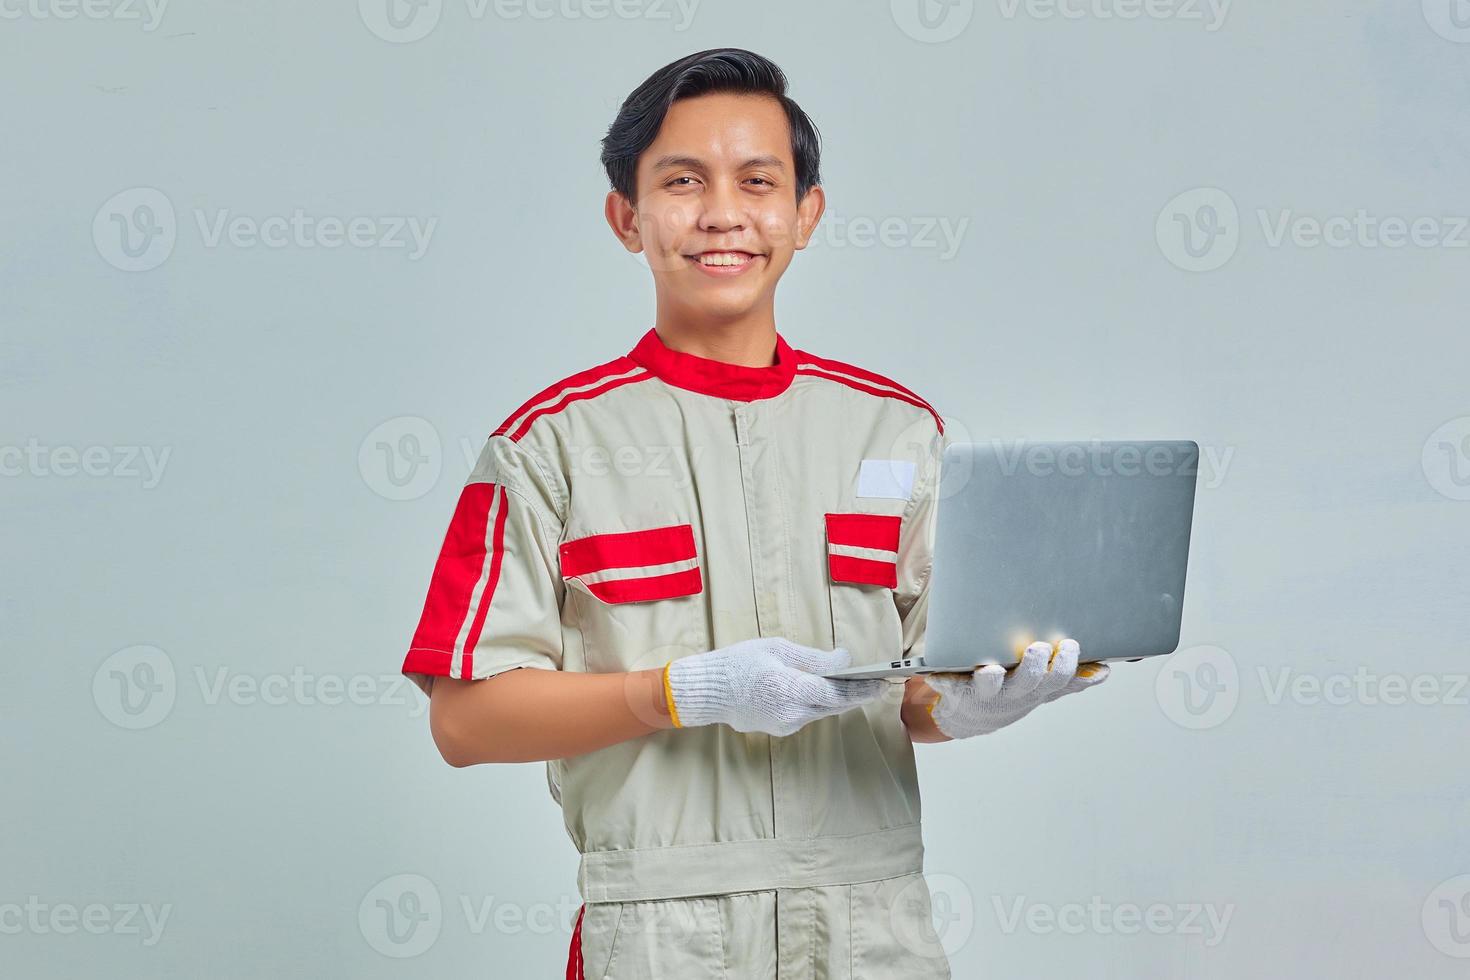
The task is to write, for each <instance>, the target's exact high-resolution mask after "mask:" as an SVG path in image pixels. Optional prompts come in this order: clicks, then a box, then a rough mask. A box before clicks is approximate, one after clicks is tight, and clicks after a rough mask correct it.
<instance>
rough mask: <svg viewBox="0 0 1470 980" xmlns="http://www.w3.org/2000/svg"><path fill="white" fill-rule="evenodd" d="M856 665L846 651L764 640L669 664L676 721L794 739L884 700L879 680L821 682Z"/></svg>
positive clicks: (668, 690)
mask: <svg viewBox="0 0 1470 980" xmlns="http://www.w3.org/2000/svg"><path fill="white" fill-rule="evenodd" d="M851 663H852V656H851V655H850V654H849V653H848V652H847V651H846V650H844V649H842V648H841V647H838V648H837V649H835V650H817V649H815V648H813V647H804V646H802V645H801V644H799V643H793V642H791V641H790V640H787V639H784V638H783V637H779V636H776V637H756V638H755V639H750V640H742V641H740V642H739V643H732V644H731V645H729V646H726V647H721V648H719V649H717V650H711V651H709V652H708V653H699V654H695V655H694V656H691V657H681V658H679V659H678V660H671V661H669V662H668V663H667V664H665V665H664V694H665V697H666V698H667V700H668V704H669V716H670V717H671V718H672V719H673V722H674V725H675V726H676V727H679V728H692V727H694V726H696V725H712V724H714V723H716V722H723V723H725V724H727V725H729V726H730V727H731V728H733V729H735V730H736V731H737V732H765V733H766V734H768V735H790V734H791V733H792V732H795V731H796V730H798V729H799V728H801V727H802V726H803V725H805V724H806V723H807V722H810V721H814V720H816V719H817V718H823V717H826V716H827V715H835V714H837V713H838V712H842V711H846V710H847V709H849V708H853V707H856V706H858V705H860V704H863V703H865V702H867V701H873V700H876V699H877V698H878V697H879V696H880V695H881V694H882V693H883V690H884V687H885V686H886V684H885V682H884V681H882V680H879V679H876V678H866V679H860V680H839V679H835V678H828V677H820V676H817V675H818V674H819V673H821V672H823V671H830V670H837V669H839V668H842V667H846V666H848V665H849V664H851Z"/></svg>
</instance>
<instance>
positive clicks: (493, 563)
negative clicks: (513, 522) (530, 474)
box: [464, 486, 510, 678]
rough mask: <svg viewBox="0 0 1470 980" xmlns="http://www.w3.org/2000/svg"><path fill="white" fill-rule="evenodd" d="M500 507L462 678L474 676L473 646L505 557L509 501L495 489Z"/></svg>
mask: <svg viewBox="0 0 1470 980" xmlns="http://www.w3.org/2000/svg"><path fill="white" fill-rule="evenodd" d="M495 489H496V491H497V493H498V496H499V499H500V505H499V506H498V507H496V508H495V536H494V540H493V543H492V544H491V549H490V578H489V580H488V581H487V582H486V583H485V591H484V592H483V593H482V594H481V596H480V604H479V606H478V607H476V609H475V621H474V622H473V623H471V624H470V632H469V635H467V636H466V637H465V639H464V676H465V677H466V678H471V677H474V676H475V644H477V643H479V642H480V631H481V630H482V629H484V627H485V614H486V613H488V612H489V611H490V601H491V600H492V599H494V598H495V583H497V582H499V581H500V562H501V559H502V558H504V557H505V512H506V511H507V510H508V509H509V507H508V504H509V503H510V501H509V500H508V499H507V498H506V496H505V487H499V486H498V487H496V488H495Z"/></svg>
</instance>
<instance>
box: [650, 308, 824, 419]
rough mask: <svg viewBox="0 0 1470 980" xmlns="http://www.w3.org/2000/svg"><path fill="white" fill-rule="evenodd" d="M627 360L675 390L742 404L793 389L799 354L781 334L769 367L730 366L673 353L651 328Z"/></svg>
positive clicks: (777, 339)
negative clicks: (791, 387)
mask: <svg viewBox="0 0 1470 980" xmlns="http://www.w3.org/2000/svg"><path fill="white" fill-rule="evenodd" d="M628 357H629V358H631V359H632V360H633V361H634V362H635V363H637V364H640V365H642V366H643V367H645V368H647V369H648V371H649V373H651V374H653V375H654V376H655V377H657V378H659V379H660V380H662V381H664V382H665V383H666V384H671V385H673V386H674V387H675V388H683V389H685V390H687V391H697V392H699V393H700V394H702V395H714V396H715V397H717V398H730V399H734V400H735V401H741V402H749V401H755V400H756V399H759V398H772V397H774V396H776V395H779V394H781V393H782V392H783V391H785V390H786V389H787V388H788V387H790V386H791V379H792V378H793V377H795V376H796V351H794V350H793V349H792V348H791V346H790V345H789V344H787V343H786V340H785V338H783V337H782V336H781V335H780V334H779V333H778V334H776V363H775V364H770V365H767V366H766V367H749V366H747V365H744V364H730V363H728V362H726V361H717V360H714V359H713V358H709V357H700V356H698V355H696V354H686V353H685V352H683V351H677V350H672V349H670V348H669V347H667V346H665V345H664V342H663V338H662V337H660V336H659V335H658V332H657V331H656V330H654V329H653V328H652V327H650V328H649V329H648V333H646V334H644V335H643V337H642V338H641V339H640V340H639V341H638V344H637V346H636V347H634V348H633V349H632V350H631V351H629V352H628Z"/></svg>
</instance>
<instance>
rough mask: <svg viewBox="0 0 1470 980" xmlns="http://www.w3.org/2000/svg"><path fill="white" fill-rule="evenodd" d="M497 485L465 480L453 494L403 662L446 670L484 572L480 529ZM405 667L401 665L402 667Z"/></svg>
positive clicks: (482, 530) (482, 539)
mask: <svg viewBox="0 0 1470 980" xmlns="http://www.w3.org/2000/svg"><path fill="white" fill-rule="evenodd" d="M498 489H499V488H498V487H496V485H495V484H493V483H471V484H468V485H467V486H465V488H464V489H463V490H461V491H460V493H459V503H458V504H456V505H455V508H454V516H453V517H452V518H451V519H450V521H449V530H448V531H447V532H446V533H445V535H444V545H443V547H441V548H440V549H439V560H438V561H437V562H436V563H435V564H434V575H433V577H432V578H431V579H430V580H429V594H428V596H427V598H425V599H424V611H423V615H422V616H420V617H419V625H418V629H417V630H416V631H415V632H414V634H413V644H412V649H411V651H410V653H409V661H411V662H412V663H413V664H417V665H418V667H420V668H437V669H435V670H425V672H426V673H434V674H436V675H441V676H442V675H444V674H447V673H448V672H449V666H450V657H452V655H453V653H454V641H455V638H456V637H458V636H459V630H460V627H461V626H463V625H464V621H465V617H466V616H468V615H469V611H470V600H471V599H472V598H473V596H474V590H475V584H476V583H477V582H479V580H480V575H481V573H482V572H483V571H484V570H485V530H486V525H487V524H488V522H489V518H490V506H491V504H492V503H493V502H494V499H495V492H496V491H497V490H498ZM503 515H504V511H503V510H502V517H503ZM409 666H410V665H409V664H405V669H408V668H409Z"/></svg>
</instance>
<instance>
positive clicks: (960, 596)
mask: <svg viewBox="0 0 1470 980" xmlns="http://www.w3.org/2000/svg"><path fill="white" fill-rule="evenodd" d="M1198 470H1199V446H1198V445H1197V444H1196V443H1194V442H1191V441H1187V440H1179V441H1154V442H1149V441H1138V442H1105V441H1098V440H1093V441H1087V442H1011V443H1005V442H992V443H987V444H968V443H954V444H951V445H950V446H949V447H948V448H947V449H946V450H945V453H944V458H943V459H942V460H941V461H940V488H939V493H940V500H939V510H938V515H937V517H936V523H935V541H934V570H933V572H932V573H931V578H932V581H931V582H930V586H929V588H930V593H929V620H928V625H927V627H926V638H925V641H924V653H923V655H922V656H911V657H902V656H901V655H900V653H901V652H900V651H895V656H896V657H897V659H894V660H890V661H886V662H883V663H877V664H854V665H853V666H851V667H847V668H844V669H843V670H838V671H833V672H831V673H828V674H826V675H824V676H827V677H901V676H905V675H909V674H921V673H932V672H934V671H969V670H973V669H975V668H976V667H979V666H981V665H982V664H1001V665H1002V666H1006V667H1010V666H1013V665H1014V664H1016V663H1017V662H1018V661H1019V660H1020V655H1021V652H1022V651H1023V650H1024V649H1025V648H1026V646H1027V645H1028V644H1030V643H1031V642H1033V641H1035V640H1047V641H1052V642H1055V641H1056V640H1060V639H1062V638H1064V637H1072V638H1073V639H1075V640H1076V641H1077V642H1078V643H1079V644H1080V645H1081V647H1082V661H1083V662H1084V663H1092V662H1103V661H1111V660H1136V659H1141V658H1143V657H1157V656H1160V655H1162V654H1167V653H1173V652H1174V649H1175V648H1176V647H1177V646H1178V645H1179V625H1180V619H1181V617H1182V615H1183V612H1184V574H1185V568H1186V566H1187V565H1188V561H1189V532H1190V525H1191V522H1192V520H1193V516H1194V490H1195V479H1196V474H1197V472H1198Z"/></svg>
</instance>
